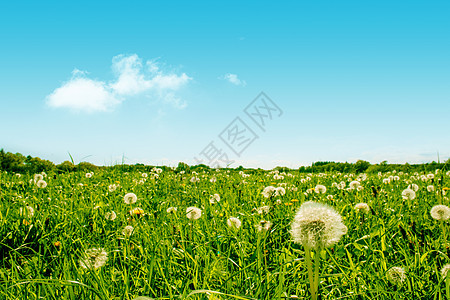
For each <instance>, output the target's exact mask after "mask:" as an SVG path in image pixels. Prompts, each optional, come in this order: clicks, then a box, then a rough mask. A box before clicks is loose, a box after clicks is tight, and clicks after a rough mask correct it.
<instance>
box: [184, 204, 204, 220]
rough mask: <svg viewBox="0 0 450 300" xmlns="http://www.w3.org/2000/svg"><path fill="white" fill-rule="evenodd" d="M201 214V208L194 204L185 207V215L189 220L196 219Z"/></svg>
mask: <svg viewBox="0 0 450 300" xmlns="http://www.w3.org/2000/svg"><path fill="white" fill-rule="evenodd" d="M201 216H202V210H201V209H200V208H198V207H195V206H190V207H188V208H186V217H187V218H188V219H190V220H197V219H199V218H200V217H201Z"/></svg>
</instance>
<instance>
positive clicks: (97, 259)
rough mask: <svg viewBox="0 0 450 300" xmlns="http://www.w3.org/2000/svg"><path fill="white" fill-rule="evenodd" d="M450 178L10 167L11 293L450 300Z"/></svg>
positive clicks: (6, 242)
mask: <svg viewBox="0 0 450 300" xmlns="http://www.w3.org/2000/svg"><path fill="white" fill-rule="evenodd" d="M163 169H164V170H163ZM449 184H450V172H449V171H440V170H436V172H432V173H428V172H427V173H410V174H407V173H402V172H398V173H397V172H392V173H390V172H389V173H383V174H381V173H378V174H359V175H358V174H341V173H326V174H303V173H298V172H296V171H292V172H290V173H285V172H281V173H280V172H277V171H256V170H247V171H240V172H238V171H236V170H223V169H222V170H206V171H197V172H191V171H187V172H184V171H181V172H179V171H177V170H174V169H171V168H153V169H150V168H149V169H148V172H147V173H143V172H137V171H136V172H129V173H126V172H120V171H118V170H116V169H109V170H99V171H96V172H95V173H80V172H78V173H66V174H33V175H20V174H11V173H6V172H2V173H0V299H58V300H59V299H74V300H75V299H105V300H106V299H130V300H132V299H140V300H144V299H147V300H148V299H311V298H313V299H450V290H449V283H450V275H449V276H447V273H448V271H449V270H450V248H449V247H450V243H449V241H448V237H449V235H450V234H449V232H448V230H449V228H450V227H449V218H450V209H449V207H448V206H449V199H448V198H447V196H446V191H447V190H448V187H449ZM449 274H450V273H449Z"/></svg>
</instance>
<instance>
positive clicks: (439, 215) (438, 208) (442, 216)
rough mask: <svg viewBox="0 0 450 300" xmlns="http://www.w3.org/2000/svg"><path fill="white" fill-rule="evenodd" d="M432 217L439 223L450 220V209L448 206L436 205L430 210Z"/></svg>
mask: <svg viewBox="0 0 450 300" xmlns="http://www.w3.org/2000/svg"><path fill="white" fill-rule="evenodd" d="M430 215H431V217H432V218H433V219H435V220H438V221H447V220H448V219H450V208H449V207H448V206H446V205H441V204H440V205H435V206H433V207H432V208H431V210H430Z"/></svg>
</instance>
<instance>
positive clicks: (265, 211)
mask: <svg viewBox="0 0 450 300" xmlns="http://www.w3.org/2000/svg"><path fill="white" fill-rule="evenodd" d="M269 210H270V206H268V205H264V206H261V207H258V208H257V209H256V212H257V213H258V214H260V215H262V214H268V213H269Z"/></svg>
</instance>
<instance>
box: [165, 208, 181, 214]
mask: <svg viewBox="0 0 450 300" xmlns="http://www.w3.org/2000/svg"><path fill="white" fill-rule="evenodd" d="M177 210H178V208H176V207H169V208H168V209H167V210H166V212H167V213H168V214H174V213H176V212H177Z"/></svg>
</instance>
